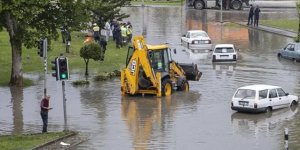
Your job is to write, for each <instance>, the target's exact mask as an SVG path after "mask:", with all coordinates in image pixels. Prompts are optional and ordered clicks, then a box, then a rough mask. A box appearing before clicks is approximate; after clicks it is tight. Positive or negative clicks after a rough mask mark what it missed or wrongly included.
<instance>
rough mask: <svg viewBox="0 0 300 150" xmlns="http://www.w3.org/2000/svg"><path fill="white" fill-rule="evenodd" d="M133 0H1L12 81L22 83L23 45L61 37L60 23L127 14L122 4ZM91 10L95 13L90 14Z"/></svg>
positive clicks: (76, 24) (77, 25) (76, 26)
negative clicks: (122, 10)
mask: <svg viewBox="0 0 300 150" xmlns="http://www.w3.org/2000/svg"><path fill="white" fill-rule="evenodd" d="M129 1H130V0H120V1H119V0H0V31H1V30H3V29H6V30H5V31H7V32H8V34H9V38H10V40H9V41H10V45H11V50H12V69H11V78H10V85H17V86H22V85H23V72H22V45H24V46H25V47H26V48H32V47H37V46H38V44H37V41H38V40H39V39H41V38H47V39H48V43H50V42H51V40H53V39H54V40H57V39H58V31H57V29H58V28H59V27H60V26H66V27H68V30H70V31H71V30H82V29H86V27H87V26H88V23H89V22H91V21H92V18H94V19H97V20H99V21H100V22H101V24H102V22H105V21H107V20H110V19H113V18H124V17H126V16H127V15H125V14H120V7H121V6H124V5H126V4H127V3H128V2H129ZM91 14H94V15H93V16H91Z"/></svg>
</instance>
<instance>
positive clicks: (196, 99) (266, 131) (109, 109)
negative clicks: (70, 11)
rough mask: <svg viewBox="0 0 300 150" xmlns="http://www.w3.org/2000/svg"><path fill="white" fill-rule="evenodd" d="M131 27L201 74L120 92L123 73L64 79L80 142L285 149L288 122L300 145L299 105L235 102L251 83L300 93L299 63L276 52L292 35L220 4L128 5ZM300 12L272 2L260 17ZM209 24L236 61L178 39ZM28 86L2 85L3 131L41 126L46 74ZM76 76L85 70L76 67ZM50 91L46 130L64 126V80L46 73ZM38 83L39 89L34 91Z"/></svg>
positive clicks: (293, 146)
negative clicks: (247, 107)
mask: <svg viewBox="0 0 300 150" xmlns="http://www.w3.org/2000/svg"><path fill="white" fill-rule="evenodd" d="M124 11H127V12H128V13H130V14H131V17H130V18H128V20H130V22H131V23H132V24H133V28H134V34H135V35H138V34H143V35H144V36H145V37H146V40H147V42H148V43H152V44H159V43H169V45H170V47H172V48H176V50H177V54H176V55H173V59H175V60H176V61H178V62H194V63H196V64H197V65H198V67H199V69H200V71H202V73H203V76H202V78H201V79H200V81H199V82H190V92H189V93H184V92H175V93H174V94H173V95H172V96H170V97H163V98H156V97H151V96H149V97H148V96H146V97H129V96H126V97H121V95H120V90H119V89H120V80H119V79H117V78H116V79H112V80H108V81H105V82H94V83H92V84H91V85H89V86H86V87H73V86H72V85H71V84H70V83H68V84H67V85H66V90H67V91H66V92H67V93H66V95H67V115H68V127H69V129H71V130H76V131H79V132H81V133H82V134H83V135H84V136H86V137H87V138H88V140H87V141H86V142H84V143H82V144H80V145H79V146H78V147H77V149H122V150H123V149H215V150H218V149H233V150H238V149H245V150H253V149H257V150H258V149H270V150H279V149H283V145H284V139H283V131H284V128H286V127H288V128H289V130H290V141H289V143H290V149H300V144H299V143H300V141H299V137H300V130H299V129H298V126H299V124H300V113H299V111H298V108H296V109H282V110H279V111H274V112H273V113H272V114H271V115H266V114H258V115H251V114H241V113H236V112H235V111H232V110H231V109H230V100H231V97H232V94H233V92H234V91H235V90H236V88H238V87H240V86H244V85H249V84H260V83H263V84H274V85H280V86H282V87H283V88H284V89H286V90H287V92H289V93H291V94H292V93H293V94H295V95H298V96H300V80H299V79H300V74H299V71H300V64H299V63H293V62H292V61H288V60H279V59H278V58H277V50H278V49H279V48H281V47H283V46H284V45H285V44H286V43H287V42H289V41H292V40H293V39H291V38H286V37H283V36H279V35H275V34H271V33H266V32H262V31H258V30H254V29H248V28H244V27H240V26H226V25H225V24H223V25H222V24H221V23H219V17H220V13H219V11H215V10H207V11H197V10H193V9H180V8H177V7H174V8H173V7H170V8H155V7H145V8H140V7H136V8H135V7H134V8H128V9H125V10H124ZM223 15H224V16H223V19H224V21H225V22H228V21H245V20H246V19H245V18H246V16H247V12H246V11H243V12H242V13H241V12H239V11H233V12H224V14H223ZM276 17H282V18H285V17H288V18H293V17H297V15H296V12H294V11H293V10H290V11H285V12H284V13H282V11H277V10H274V11H272V10H268V11H263V12H262V19H271V18H276ZM189 29H202V30H205V31H207V33H208V34H209V36H210V37H211V39H212V41H213V44H217V43H232V44H235V45H236V47H237V48H238V49H240V51H239V59H238V61H237V63H233V64H222V63H212V61H211V52H209V51H206V52H202V51H190V50H187V49H185V48H183V47H182V46H180V44H179V43H180V37H181V35H182V34H184V32H185V31H186V30H189ZM28 76H30V77H31V78H34V79H36V80H39V82H38V84H37V86H34V87H28V88H25V89H10V88H0V94H1V105H0V133H1V134H9V133H20V132H25V133H30V132H38V131H40V130H41V125H42V122H41V119H40V116H39V101H40V99H41V97H42V95H43V79H40V76H42V75H28ZM73 78H74V79H76V78H80V77H79V76H76V75H74V76H73ZM48 80H49V81H48V83H49V87H48V92H49V94H50V95H51V96H52V98H51V104H52V106H53V107H54V109H53V110H52V111H51V112H50V113H49V131H51V130H52V131H61V130H63V122H64V121H63V108H62V96H61V84H60V83H59V82H57V83H56V82H51V81H53V80H52V78H51V77H50V76H49V77H48ZM35 91H39V92H40V93H36V94H32V93H35Z"/></svg>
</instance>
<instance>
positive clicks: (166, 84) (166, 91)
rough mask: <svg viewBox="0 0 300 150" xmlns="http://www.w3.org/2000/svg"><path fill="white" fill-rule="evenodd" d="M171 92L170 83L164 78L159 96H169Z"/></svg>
mask: <svg viewBox="0 0 300 150" xmlns="http://www.w3.org/2000/svg"><path fill="white" fill-rule="evenodd" d="M172 92H173V88H172V82H171V80H170V79H169V78H165V79H164V80H163V81H162V84H161V94H162V96H169V95H171V94H172Z"/></svg>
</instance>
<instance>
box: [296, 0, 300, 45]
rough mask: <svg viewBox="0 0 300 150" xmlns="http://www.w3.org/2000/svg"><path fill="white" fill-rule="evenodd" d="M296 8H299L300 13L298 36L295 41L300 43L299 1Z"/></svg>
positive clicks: (299, 9) (298, 9)
mask: <svg viewBox="0 0 300 150" xmlns="http://www.w3.org/2000/svg"><path fill="white" fill-rule="evenodd" d="M296 8H297V12H298V20H299V23H298V35H297V37H296V40H295V41H296V42H300V2H299V1H298V2H297V3H296Z"/></svg>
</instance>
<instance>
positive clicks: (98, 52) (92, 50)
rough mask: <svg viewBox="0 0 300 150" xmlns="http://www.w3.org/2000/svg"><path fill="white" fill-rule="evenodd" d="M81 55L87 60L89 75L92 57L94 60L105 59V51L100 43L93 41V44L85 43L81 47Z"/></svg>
mask: <svg viewBox="0 0 300 150" xmlns="http://www.w3.org/2000/svg"><path fill="white" fill-rule="evenodd" d="M80 57H82V58H83V60H84V62H85V75H86V76H88V75H89V73H88V65H89V60H90V59H93V60H94V61H98V60H103V59H104V53H103V50H102V49H101V47H100V45H99V44H97V43H95V42H93V43H91V44H87V45H84V46H83V47H82V48H81V49H80Z"/></svg>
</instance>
